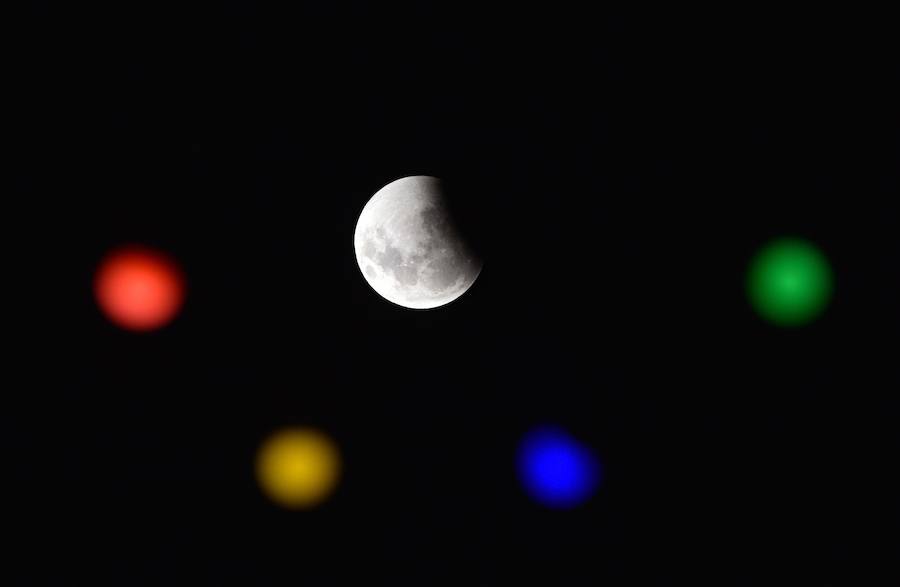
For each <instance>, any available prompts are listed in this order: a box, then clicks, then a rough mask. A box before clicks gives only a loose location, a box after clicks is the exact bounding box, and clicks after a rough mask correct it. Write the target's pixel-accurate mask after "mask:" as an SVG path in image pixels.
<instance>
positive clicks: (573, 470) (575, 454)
mask: <svg viewBox="0 0 900 587" xmlns="http://www.w3.org/2000/svg"><path fill="white" fill-rule="evenodd" d="M517 468H518V473H519V479H520V481H521V483H522V486H523V488H524V489H525V492H526V493H527V494H528V495H529V496H530V497H531V498H532V499H534V500H535V501H537V502H539V503H541V504H543V505H545V506H547V507H551V508H571V507H574V506H577V505H579V504H581V503H583V502H585V501H586V500H588V499H589V498H590V497H591V496H592V495H593V494H594V492H595V491H596V490H597V487H598V486H599V484H600V463H599V462H598V461H597V459H596V457H595V456H594V454H593V453H592V452H591V450H590V449H589V448H588V447H587V446H585V445H584V444H582V443H581V442H579V441H578V440H576V439H575V438H573V437H572V436H571V435H570V434H569V433H568V432H566V431H565V430H563V429H561V428H558V427H550V426H548V427H541V428H537V429H535V430H532V431H530V432H529V433H528V434H526V435H525V437H524V438H523V439H522V441H521V444H520V446H519V454H518V459H517Z"/></svg>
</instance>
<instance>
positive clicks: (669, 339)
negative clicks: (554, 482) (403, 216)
mask: <svg viewBox="0 0 900 587" xmlns="http://www.w3.org/2000/svg"><path fill="white" fill-rule="evenodd" d="M120 4H125V5H127V7H123V6H117V7H111V6H100V5H96V6H89V7H85V6H83V5H80V4H78V3H75V4H71V3H69V4H66V5H64V6H59V5H55V4H49V3H31V4H30V5H29V9H28V10H27V14H25V15H24V18H23V19H22V20H21V21H18V20H16V21H12V22H11V25H12V28H13V29H15V32H17V33H19V34H18V35H16V36H15V37H14V42H13V48H12V51H11V52H10V54H11V56H12V57H13V59H12V61H13V69H12V77H11V78H10V80H11V83H10V90H8V92H9V94H10V95H11V96H12V97H13V99H14V100H13V101H12V104H13V105H12V106H10V107H9V113H10V114H11V118H12V119H13V123H14V133H13V134H12V135H11V136H12V139H13V143H14V144H13V147H14V149H13V151H14V158H13V159H12V160H11V161H12V163H13V168H14V169H13V171H14V177H15V183H14V190H15V191H14V194H16V195H17V196H18V199H19V200H21V201H24V202H26V203H27V204H31V205H33V210H34V211H35V213H36V216H35V218H36V219H37V223H36V225H35V228H34V229H33V230H31V231H29V232H28V235H27V236H26V237H23V239H24V240H23V241H21V242H20V243H19V244H18V246H17V248H16V249H15V250H16V251H17V252H18V253H19V255H20V256H23V255H24V256H25V258H26V259H32V258H33V259H34V262H33V263H32V264H31V266H30V269H32V270H33V274H35V275H34V279H33V281H25V282H21V283H23V285H21V286H19V285H17V286H16V287H15V289H17V290H20V291H22V290H24V293H25V294H26V296H27V297H30V298H33V299H34V300H38V301H39V309H38V310H36V311H35V312H34V314H33V315H32V316H31V318H32V326H31V331H32V333H33V334H34V333H36V334H37V336H36V338H37V344H36V345H35V346H34V347H27V349H28V350H29V351H34V352H33V353H32V358H35V357H36V358H37V366H36V368H35V369H34V370H33V371H32V372H31V374H30V377H29V378H28V383H27V384H25V385H21V386H18V385H14V386H12V387H11V388H10V389H7V390H6V395H7V397H8V398H9V399H8V402H7V403H8V409H7V410H6V414H5V415H4V422H5V423H4V437H5V445H6V448H7V450H8V452H9V454H10V458H8V459H7V462H8V467H7V477H6V485H7V486H8V488H12V489H13V490H14V492H15V498H14V499H12V500H10V501H9V502H8V504H9V506H8V516H7V518H8V520H9V524H8V526H7V527H8V533H9V536H11V537H12V538H13V542H14V544H15V548H14V550H13V552H12V558H14V559H15V560H16V561H18V562H19V563H21V565H20V566H21V573H20V577H21V579H20V583H18V584H57V585H61V584H76V583H85V584H98V583H112V584H117V585H136V584H158V585H172V584H189V585H200V584H210V585H219V584H242V585H275V584H285V583H287V582H296V583H298V584H304V585H350V584H360V582H363V583H365V584H385V585H444V584H447V585H457V586H458V585H512V584H545V585H598V584H607V585H676V584H696V583H711V584H718V585H773V584H791V585H882V584H883V585H893V584H896V582H895V581H896V580H897V575H896V573H897V571H896V562H897V554H898V547H900V543H898V539H897V527H898V521H900V520H898V517H900V516H898V514H900V507H898V495H900V484H898V482H897V480H896V479H895V473H896V470H897V463H898V449H900V442H898V432H897V421H898V416H900V410H898V407H900V404H898V399H897V396H898V389H900V386H898V383H900V376H898V369H897V358H896V356H897V350H898V327H900V311H898V304H897V300H898V295H900V279H898V277H897V276H898V271H900V253H898V251H900V246H898V245H900V236H898V229H900V219H898V215H897V212H896V204H895V203H894V202H893V200H894V199H895V198H896V196H897V193H898V187H900V186H898V170H897V163H898V154H900V149H898V135H897V131H898V114H897V113H898V103H900V102H898V100H897V95H896V93H895V92H894V84H895V83H896V77H897V66H896V61H895V59H894V55H895V51H894V50H895V47H894V46H893V45H894V43H893V40H892V36H893V35H894V33H893V31H892V30H890V27H889V26H888V25H889V22H890V21H889V19H886V18H885V17H884V15H877V14H870V15H861V14H845V13H838V12H832V13H827V12H824V11H823V10H822V9H821V8H820V9H818V10H816V11H814V12H802V13H801V12H798V13H795V14H792V13H788V12H786V11H784V10H783V9H782V10H779V11H755V12H754V11H746V12H744V11H738V10H733V11H724V10H721V9H719V10H715V11H706V10H703V11H701V10H697V11H694V12H691V11H685V10H683V9H678V10H675V9H669V10H667V11H664V12H658V11H651V10H650V9H647V10H646V11H645V12H644V13H628V12H627V11H622V10H616V9H604V10H593V11H588V10H587V9H580V10H578V11H574V10H569V9H566V8H564V7H563V6H562V5H544V6H536V7H534V8H531V9H526V8H524V7H521V6H520V7H517V8H515V9H510V10H500V9H499V8H495V9H492V10H487V9H485V8H484V7H481V8H477V9H476V8H463V7H461V6H458V5H456V6H444V7H441V6H439V5H438V4H437V3H430V2H423V3H420V4H417V5H409V4H403V5H400V4H392V6H391V7H386V6H382V5H381V4H383V3H379V4H376V3H372V4H363V3H334V2H321V3H309V2H304V3H295V4H294V5H293V6H292V7H290V8H287V7H275V5H266V4H264V3H253V2H237V1H232V2H223V3H217V4H216V5H214V6H200V5H189V4H188V3H184V4H182V5H178V6H175V7H170V6H163V5H147V6H142V7H134V6H133V5H131V3H120ZM416 174H428V175H437V176H440V177H442V178H444V179H445V180H446V181H447V182H448V184H449V185H450V186H451V187H452V194H453V196H454V204H455V205H456V206H457V208H458V210H459V211H460V212H461V214H462V216H463V218H464V219H465V221H466V225H467V226H468V228H469V229H470V230H471V236H472V238H473V240H474V241H475V242H476V243H477V244H478V245H479V247H480V248H481V249H482V250H483V252H484V255H485V259H486V265H485V269H484V271H483V272H482V274H481V276H480V277H479V279H478V281H477V283H476V284H475V286H474V287H473V288H472V290H471V291H470V292H469V293H467V294H466V295H465V296H463V297H462V298H460V299H459V300H458V301H457V302H454V303H453V304H450V305H449V306H446V307H443V308H441V309H438V310H434V311H409V310H404V309H402V308H399V307H397V306H393V305H391V304H390V303H388V302H386V301H384V300H382V299H381V298H380V297H378V296H377V295H376V294H375V293H374V292H373V291H372V290H371V289H370V288H369V287H368V286H367V285H366V283H365V281H364V280H363V279H362V277H361V275H360V274H359V270H358V268H357V266H356V262H355V259H354V255H353V248H352V234H353V229H354V226H355V222H356V219H357V216H358V214H359V212H360V210H361V209H362V206H363V205H364V204H365V203H366V201H367V200H368V198H369V197H371V195H372V194H373V193H374V192H375V191H377V190H378V189H379V188H380V187H382V186H383V185H385V184H386V183H389V182H390V181H392V180H394V179H397V178H400V177H403V176H406V175H416ZM13 221H15V218H13ZM783 234H791V235H799V236H803V237H806V238H809V239H811V240H813V241H814V242H816V243H817V244H818V245H820V246H821V247H822V249H823V250H824V251H825V252H826V254H827V255H828V256H829V259H830V260H831V262H832V264H833V267H834V270H835V275H836V294H835V297H834V300H833V303H832V304H831V306H830V307H829V309H828V311H827V312H826V314H825V315H824V316H823V317H822V318H821V319H820V320H819V321H817V322H816V323H814V324H813V325H811V326H809V327H807V328H803V329H799V330H794V331H785V330H779V329H777V328H774V327H771V326H769V325H767V324H765V323H763V322H762V321H760V320H759V319H758V318H756V317H755V315H754V314H753V312H752V311H751V309H750V308H749V307H748V305H747V303H746V300H745V298H744V294H743V289H742V288H743V277H744V271H745V268H746V265H747V262H748V260H749V258H750V257H751V256H752V254H753V252H754V251H755V250H756V249H757V248H758V247H759V246H761V245H762V244H763V243H765V242H766V240H768V239H770V238H772V237H775V236H780V235H783ZM132 242H139V243H144V244H148V245H151V246H156V247H160V248H162V249H164V250H166V251H168V252H170V253H171V254H172V255H174V256H175V257H176V258H178V259H179V260H180V262H181V263H182V264H183V266H184V268H185V271H186V272H187V275H188V279H189V299H188V302H187V305H186V307H185V308H184V311H183V312H182V314H181V315H180V317H179V318H178V320H177V321H176V322H175V323H173V324H172V325H171V326H169V327H168V328H166V329H164V330H162V331H160V332H157V333H153V334H150V335H134V334H129V333H125V332H121V331H118V330H117V329H116V328H115V327H114V326H112V325H111V324H109V323H107V322H106V321H105V320H104V319H103V317H102V316H101V315H100V313H99V311H98V310H97V309H96V307H95V305H94V301H93V299H92V296H91V290H90V288H91V279H92V276H93V271H94V270H95V268H96V264H97V262H98V261H99V259H100V258H101V257H102V255H103V254H104V253H105V252H106V251H108V250H109V249H110V248H111V247H114V246H116V245H119V244H125V243H132ZM29 283H30V284H31V285H30V286H29V285H28V284H29ZM541 423H557V424H560V425H563V426H565V427H567V428H568V429H569V430H571V431H572V432H573V433H574V434H575V435H576V436H578V437H579V438H581V439H582V440H583V441H585V442H586V443H588V444H590V445H591V446H592V447H593V448H594V450H595V451H596V452H597V454H598V455H599V456H600V458H601V460H602V461H603V463H604V466H605V480H604V485H603V487H602V489H601V491H600V492H599V493H598V494H597V495H596V497H595V498H594V499H593V500H592V501H591V502H590V503H588V504H586V505H585V506H583V507H580V508H578V509H575V510H573V511H569V512H553V511H546V510H543V509H541V508H540V507H539V506H538V505H536V504H532V503H531V502H529V501H528V500H527V499H526V497H525V496H524V495H523V494H522V492H521V490H520V488H519V486H518V482H517V480H516V477H515V471H514V469H513V455H514V453H515V449H516V444H517V442H518V439H519V438H520V437H521V435H522V434H523V433H524V432H525V431H526V430H528V429H529V427H531V426H532V425H535V424H541ZM291 424H301V425H312V426H316V427H319V428H321V429H324V430H326V431H327V432H329V433H330V434H332V435H333V436H334V437H335V439H336V440H337V441H338V442H339V443H340V446H341V448H342V451H343V454H344V458H345V467H346V474H345V477H344V479H343V483H342V485H341V486H340V488H339V490H338V492H337V494H336V495H335V496H334V497H333V499H332V500H331V501H330V502H329V503H328V504H327V505H325V506H324V507H322V508H320V509H319V510H316V511H313V512H308V513H290V512H285V511H282V510H279V509H277V508H276V507H275V506H273V505H271V504H269V503H268V502H267V501H266V500H265V499H264V498H263V497H262V496H261V495H260V493H259V492H258V490H257V488H256V485H255V481H254V479H253V476H252V462H253V457H254V454H255V450H256V447H257V446H258V444H259V442H260V441H261V440H262V439H263V438H264V437H265V436H266V434H267V433H268V432H270V431H271V430H273V429H274V428H277V427H281V426H283V425H291ZM17 572H18V570H17Z"/></svg>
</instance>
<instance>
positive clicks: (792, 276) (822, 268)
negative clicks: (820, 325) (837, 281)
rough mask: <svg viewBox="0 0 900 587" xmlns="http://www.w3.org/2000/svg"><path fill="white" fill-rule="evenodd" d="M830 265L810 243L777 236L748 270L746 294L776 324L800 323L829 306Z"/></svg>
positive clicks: (758, 311)
mask: <svg viewBox="0 0 900 587" xmlns="http://www.w3.org/2000/svg"><path fill="white" fill-rule="evenodd" d="M832 282H833V278H832V273H831V266H830V265H829V264H828V259H826V258H825V255H823V254H822V252H821V251H820V250H819V249H818V248H816V247H815V246H814V245H813V244H812V243H810V242H808V241H805V240H803V239H798V238H780V239H776V240H774V241H772V242H770V243H769V244H767V245H766V246H765V247H763V248H762V249H761V250H760V251H759V252H758V253H757V254H756V257H754V258H753V261H752V262H751V263H750V269H749V271H748V272H747V296H748V297H749V298H750V303H751V304H752V305H753V308H754V309H755V310H756V311H757V313H758V314H759V315H760V316H762V317H763V318H765V319H766V320H768V321H769V322H771V323H773V324H775V325H777V326H802V325H804V324H807V323H809V322H811V321H813V320H815V319H816V318H817V317H818V316H819V315H820V314H821V313H822V312H823V311H824V310H825V307H826V306H827V305H828V302H829V300H830V299H831V290H832Z"/></svg>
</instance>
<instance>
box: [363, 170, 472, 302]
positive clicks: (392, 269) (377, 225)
mask: <svg viewBox="0 0 900 587" xmlns="http://www.w3.org/2000/svg"><path fill="white" fill-rule="evenodd" d="M353 244H354V247H355V249H356V262H357V263H359V269H360V270H361V271H362V274H363V276H364V277H365V278H366V281H368V282H369V285H371V286H372V288H373V289H374V290H375V291H376V292H378V293H379V294H380V295H381V296H382V297H384V298H385V299H387V300H389V301H391V302H394V303H395V304H399V305H401V306H404V307H406V308H416V309H424V308H436V307H438V306H443V305H444V304H448V303H450V302H452V301H453V300H455V299H456V298H458V297H459V296H461V295H462V294H464V293H465V292H466V290H468V289H469V288H470V287H472V284H473V283H474V282H475V279H476V278H477V277H478V274H479V273H480V272H481V267H482V264H483V263H482V261H481V259H480V258H479V257H478V256H477V255H476V254H475V253H474V251H472V249H471V248H470V247H469V246H468V244H467V243H466V241H465V239H464V238H463V236H462V234H461V233H460V231H459V229H458V227H457V226H456V225H455V224H454V222H453V219H452V217H451V215H450V212H449V210H448V209H447V204H446V200H445V198H444V194H443V190H442V188H441V180H440V179H438V178H436V177H431V176H426V175H414V176H410V177H404V178H402V179H398V180H397V181H394V182H392V183H389V184H388V185H386V186H384V187H383V188H381V189H380V190H379V191H378V192H377V193H376V194H375V195H374V196H372V199H371V200H369V202H368V203H367V204H366V206H365V207H364V208H363V211H362V213H361V214H360V215H359V220H358V221H357V223H356V233H355V235H354V237H353Z"/></svg>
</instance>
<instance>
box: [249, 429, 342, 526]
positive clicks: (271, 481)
mask: <svg viewBox="0 0 900 587" xmlns="http://www.w3.org/2000/svg"><path fill="white" fill-rule="evenodd" d="M340 473H341V457H340V452H339V451H338V448H337V446H336V445H335V443H334V442H333V441H332V440H331V438H329V437H328V436H326V435H325V434H323V433H322V432H319V431H318V430H315V429H311V428H286V429H283V430H279V431H277V432H275V433H273V434H272V435H271V436H269V437H268V438H267V439H266V440H265V441H264V442H263V444H262V446H260V448H259V453H258V455H257V459H256V478H257V480H258V482H259V486H260V488H261V489H262V491H263V493H264V494H265V495H266V496H267V497H268V498H269V499H271V500H272V501H273V502H275V503H276V504H278V505H280V506H282V507H285V508H288V509H308V508H313V507H315V506H317V505H319V504H320V503H322V502H323V501H325V500H326V499H327V498H328V497H329V496H330V495H331V494H332V493H333V491H334V489H335V488H336V487H337V484H338V481H339V479H340Z"/></svg>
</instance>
